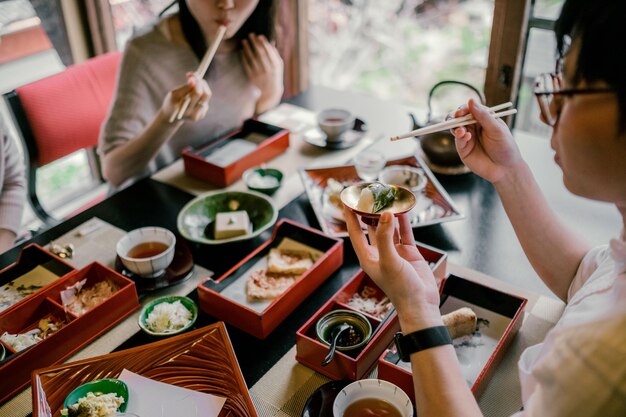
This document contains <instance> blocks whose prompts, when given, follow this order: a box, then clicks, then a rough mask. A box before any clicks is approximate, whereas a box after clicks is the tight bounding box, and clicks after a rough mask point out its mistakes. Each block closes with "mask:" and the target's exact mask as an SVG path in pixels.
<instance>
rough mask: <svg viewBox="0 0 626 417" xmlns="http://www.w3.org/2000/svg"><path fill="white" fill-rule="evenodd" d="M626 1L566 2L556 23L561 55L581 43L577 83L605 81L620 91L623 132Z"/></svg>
mask: <svg viewBox="0 0 626 417" xmlns="http://www.w3.org/2000/svg"><path fill="white" fill-rule="evenodd" d="M625 17H626V1H624V0H593V1H592V0H566V1H565V3H564V5H563V9H562V10H561V15H560V16H559V18H558V20H557V21H556V23H555V26H554V31H555V32H556V40H557V49H558V50H557V52H558V54H559V55H560V56H561V57H563V56H564V55H565V54H566V53H567V48H568V46H569V42H568V39H570V40H574V39H576V40H577V42H579V43H580V52H579V54H578V62H577V65H576V70H575V73H574V80H575V81H581V80H585V81H587V82H595V81H603V82H605V83H607V84H608V85H609V86H611V87H613V88H615V89H616V90H617V99H618V104H619V128H620V131H626V59H624V57H623V56H622V55H623V53H622V52H624V51H626V44H625V43H624V42H626V24H625V23H624V18H625Z"/></svg>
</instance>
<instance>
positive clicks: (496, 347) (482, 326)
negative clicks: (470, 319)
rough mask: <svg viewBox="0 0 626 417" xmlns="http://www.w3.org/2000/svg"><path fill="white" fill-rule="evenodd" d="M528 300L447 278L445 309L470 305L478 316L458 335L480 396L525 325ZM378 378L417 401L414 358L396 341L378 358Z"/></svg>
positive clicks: (466, 372) (460, 353) (467, 373)
mask: <svg viewBox="0 0 626 417" xmlns="http://www.w3.org/2000/svg"><path fill="white" fill-rule="evenodd" d="M526 303H527V300H526V299H525V298H522V297H518V296H516V295H512V294H507V293H504V292H501V291H498V290H494V289H492V288H489V287H486V286H484V285H481V284H478V283H476V282H473V281H469V280H466V279H463V278H461V277H458V276H456V275H450V276H449V277H448V278H447V279H446V280H445V282H444V285H443V288H442V295H441V307H440V310H441V313H442V314H446V313H449V312H451V311H454V310H456V309H458V308H461V307H470V308H471V309H472V310H474V312H475V313H476V315H477V316H478V329H477V331H476V332H474V334H472V335H468V336H464V337H461V338H457V339H454V341H453V342H454V349H455V351H456V353H457V357H458V358H459V363H460V365H461V371H462V374H463V376H464V377H465V380H466V381H467V383H468V385H469V386H470V388H471V390H472V393H473V394H474V396H475V397H476V399H478V398H480V396H481V394H482V393H483V391H484V389H485V388H486V387H487V384H488V383H489V381H490V380H491V377H492V375H493V373H494V372H495V370H496V369H497V367H498V364H499V363H500V362H501V361H502V358H503V357H504V355H505V354H506V352H507V350H508V348H509V346H510V344H511V342H512V341H513V338H514V337H515V335H516V334H517V331H518V330H519V328H520V327H521V325H522V319H523V316H524V309H525V307H526ZM378 378H380V379H384V380H386V381H389V382H392V383H394V384H396V385H397V386H399V387H400V388H402V389H403V390H404V391H405V392H406V393H407V394H408V395H409V397H410V398H411V400H412V401H413V402H414V403H415V397H414V396H415V394H414V389H413V379H412V374H411V364H410V362H401V361H400V359H399V357H398V354H397V352H396V349H395V345H393V344H392V345H391V346H389V349H388V350H386V351H385V352H384V353H383V354H382V355H381V357H380V358H379V360H378Z"/></svg>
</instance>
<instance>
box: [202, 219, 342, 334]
mask: <svg viewBox="0 0 626 417" xmlns="http://www.w3.org/2000/svg"><path fill="white" fill-rule="evenodd" d="M284 238H289V239H292V240H295V241H297V242H299V243H303V244H305V245H307V246H309V247H311V248H313V249H316V250H318V251H320V252H323V255H322V256H321V257H320V258H319V259H317V261H316V262H315V263H314V264H313V266H312V267H311V268H309V269H308V270H307V271H306V272H305V273H304V274H302V275H301V276H300V277H299V278H297V280H296V282H295V283H294V284H293V285H291V286H290V287H289V288H288V289H287V290H285V292H283V293H282V294H281V295H280V296H278V297H277V298H275V299H274V300H272V301H266V302H258V303H255V302H249V301H248V300H246V294H245V283H246V282H247V280H248V276H249V274H250V272H251V271H252V270H255V269H257V268H258V267H259V265H260V262H262V259H263V258H265V257H266V256H267V254H268V253H269V251H270V249H271V248H274V247H277V246H278V245H279V244H280V243H281V241H282V240H283V239H284ZM342 263H343V241H342V240H341V239H337V238H332V237H329V236H327V235H325V234H323V233H322V232H320V231H319V230H315V229H312V228H309V227H306V226H303V225H301V224H299V223H296V222H294V221H291V220H288V219H282V220H280V221H279V222H278V223H277V224H276V226H275V228H274V233H273V235H272V238H271V239H269V240H268V241H267V242H265V243H263V244H262V245H261V246H260V247H258V248H257V249H255V250H254V251H253V252H252V253H250V254H249V255H248V256H246V257H245V258H244V259H242V260H241V262H239V263H238V264H237V265H235V266H234V267H232V268H231V269H230V270H229V271H227V272H226V273H225V274H224V275H222V276H221V277H219V278H217V279H216V280H213V279H211V278H209V279H207V280H206V281H204V282H202V283H201V284H199V285H198V298H199V300H200V307H201V308H202V310H204V311H205V312H206V313H208V314H210V315H212V316H213V317H216V318H218V319H220V320H223V321H225V322H227V323H229V324H232V325H233V326H235V327H237V328H239V329H241V330H243V331H245V332H247V333H249V334H251V335H253V336H255V337H257V338H259V339H265V338H266V337H267V336H268V335H269V334H270V333H271V332H272V331H273V330H274V329H275V328H276V327H277V326H278V325H279V324H280V323H281V322H282V321H283V320H284V319H285V318H286V317H287V316H288V315H289V313H291V312H292V311H293V310H294V309H295V308H296V307H297V306H298V305H299V304H300V303H301V302H302V301H304V299H305V298H306V297H308V296H309V294H311V293H312V292H313V291H314V290H315V289H316V288H317V287H319V286H320V284H322V283H323V282H324V281H325V280H326V279H327V278H328V277H330V276H331V275H332V274H333V273H334V272H335V271H336V270H337V269H339V268H340V267H341V264H342Z"/></svg>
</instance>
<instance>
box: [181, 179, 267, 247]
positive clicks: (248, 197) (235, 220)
mask: <svg viewBox="0 0 626 417" xmlns="http://www.w3.org/2000/svg"><path fill="white" fill-rule="evenodd" d="M277 218H278V209H277V208H276V206H275V205H274V201H273V200H272V198H271V197H269V196H267V195H265V194H263V193H259V192H256V191H222V190H219V191H209V192H207V193H205V194H201V195H199V196H198V197H196V198H194V199H193V200H191V201H190V202H189V203H187V204H186V205H185V207H183V208H182V209H181V211H180V212H179V213H178V218H177V220H176V223H177V226H178V231H179V232H180V234H181V235H182V236H183V237H184V238H185V239H188V240H191V241H193V242H198V243H204V244H207V245H220V244H224V243H231V242H236V241H241V240H247V239H252V238H254V237H256V236H258V235H260V234H261V233H263V232H264V231H265V230H267V229H269V228H270V227H271V226H273V225H274V223H276V219H277Z"/></svg>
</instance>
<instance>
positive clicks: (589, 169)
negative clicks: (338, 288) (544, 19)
mask: <svg viewBox="0 0 626 417" xmlns="http://www.w3.org/2000/svg"><path fill="white" fill-rule="evenodd" d="M624 17H626V1H623V0H595V1H589V0H566V2H565V4H564V6H563V10H562V11H561V16H560V17H559V19H558V21H557V22H556V26H555V31H556V35H557V43H558V48H559V55H560V56H561V57H562V58H563V59H562V66H561V62H559V65H558V67H557V69H559V70H558V71H557V73H555V74H547V75H542V76H540V77H539V78H538V80H537V86H536V89H535V95H536V97H537V99H538V100H539V106H540V109H541V118H542V119H543V120H544V121H545V122H546V123H547V124H549V125H550V126H552V127H553V133H552V138H551V141H550V145H551V147H552V149H553V150H554V152H555V161H556V163H557V164H558V165H559V167H560V168H561V170H562V172H563V182H564V184H565V186H566V187H567V189H568V190H569V191H571V192H572V193H574V194H576V195H579V196H583V197H586V198H590V199H593V200H598V201H605V202H611V203H613V204H615V206H616V208H617V210H618V211H619V212H620V214H621V215H622V218H623V222H622V225H621V227H622V232H621V234H620V236H619V237H618V238H615V239H612V240H611V242H610V244H609V245H604V246H600V247H596V248H591V247H590V246H588V245H587V243H585V241H584V238H583V237H580V236H577V235H576V234H575V233H573V232H572V231H570V230H567V229H566V228H565V227H563V225H562V224H561V223H560V221H559V217H558V214H556V213H554V212H553V211H552V210H551V209H550V207H549V206H548V204H547V202H546V200H545V198H544V197H543V195H542V193H541V190H540V188H539V186H538V184H537V182H536V181H535V179H534V177H533V175H532V173H531V172H530V169H529V167H528V165H527V164H526V163H525V161H524V160H523V159H522V157H521V155H520V152H519V149H518V148H517V145H516V144H515V141H514V139H513V137H512V135H511V132H510V131H509V129H508V128H507V126H506V125H505V124H504V122H502V121H501V120H499V119H496V118H494V117H493V116H492V115H491V114H490V112H489V110H488V109H487V108H485V107H484V106H481V105H479V104H477V103H476V102H475V101H473V100H470V102H469V103H468V105H467V106H464V107H463V108H461V109H459V110H458V111H457V112H456V114H455V116H457V117H460V116H463V115H466V114H468V113H471V114H472V116H473V117H474V118H475V119H476V120H477V124H475V125H471V126H467V127H461V128H458V129H456V130H455V132H454V134H455V137H456V145H457V150H458V151H459V154H460V156H461V158H462V159H463V162H464V163H465V165H467V166H468V167H469V168H470V169H471V170H472V171H473V172H474V173H476V174H477V175H479V176H481V177H483V178H485V179H486V180H488V181H489V182H491V183H492V184H493V185H494V187H495V188H496V190H497V192H498V194H499V196H500V199H501V201H502V204H503V206H504V208H505V210H506V213H507V215H508V217H509V219H510V220H511V223H512V225H513V228H514V229H515V232H516V234H517V237H518V239H519V240H520V242H521V244H522V247H523V249H524V252H525V253H526V256H527V257H528V259H529V260H530V262H531V264H532V266H533V268H534V269H535V271H536V272H537V274H538V275H539V276H540V278H541V279H542V280H543V281H544V283H545V284H546V285H547V286H548V287H549V288H550V290H552V292H554V294H555V295H556V296H558V297H559V298H561V299H562V300H563V301H565V302H566V303H567V306H566V308H565V310H564V312H563V315H562V317H561V319H560V320H559V322H558V323H557V325H556V326H555V327H554V328H553V329H552V330H551V331H550V332H549V333H548V334H547V336H546V339H545V340H544V342H543V343H541V344H538V345H535V346H532V347H530V348H528V349H526V351H524V353H523V354H522V357H521V358H520V362H519V371H520V383H521V390H522V401H523V405H524V407H523V409H522V410H520V411H519V412H518V413H517V414H516V416H542V417H546V416H547V417H550V416H602V417H605V416H626V236H625V232H624V229H625V224H626V59H624V57H623V56H622V55H623V52H624V51H626V48H625V47H624V43H623V42H624V39H626V24H624V22H623V19H624ZM570 37H571V40H572V41H571V42H568V40H569V39H570ZM566 46H567V48H566ZM566 49H567V50H566ZM559 61H561V60H559ZM561 68H562V70H560V69H561ZM345 216H346V221H347V224H348V229H349V232H350V238H351V240H352V242H353V245H354V247H355V251H356V253H357V255H358V257H359V260H360V262H361V265H362V267H363V269H364V270H365V271H366V272H367V274H368V275H369V276H370V277H372V279H374V280H375V281H376V283H377V284H378V285H379V286H380V287H381V288H382V289H383V290H384V291H385V293H386V294H387V296H389V298H390V299H391V301H392V302H393V304H394V306H395V307H396V311H397V313H398V317H399V320H400V325H401V327H402V332H403V334H404V336H403V337H402V338H400V339H399V340H400V341H401V342H402V341H403V340H405V339H406V340H409V342H406V343H401V345H404V347H405V348H406V349H404V353H406V354H407V356H409V358H410V360H411V367H412V370H413V382H414V387H415V394H416V395H415V398H416V406H417V412H418V415H419V416H420V417H423V416H431V415H432V416H477V415H480V414H481V412H480V409H479V408H478V406H477V404H476V401H475V400H474V398H473V396H472V394H471V392H470V390H469V388H468V387H467V384H466V382H465V381H464V379H463V377H462V374H461V371H460V368H459V364H458V361H457V358H456V354H455V352H454V349H453V347H452V346H451V345H450V339H449V337H446V334H444V333H445V332H442V331H440V330H441V329H442V327H441V326H442V323H443V322H442V320H441V314H440V313H439V297H438V292H437V286H436V284H435V279H434V277H433V276H432V272H431V270H430V268H429V267H428V265H427V263H426V262H425V261H424V258H423V257H422V256H421V255H420V254H419V252H418V251H417V249H416V248H415V246H414V244H413V242H414V241H413V234H412V230H411V228H410V225H409V224H408V221H407V220H406V219H405V218H401V219H400V222H399V223H400V227H399V231H398V232H396V233H394V223H393V220H392V217H391V216H388V215H383V216H381V220H380V223H379V226H378V229H377V231H376V234H375V236H374V237H373V239H372V242H374V243H375V244H374V245H373V246H370V244H368V241H367V240H366V239H365V237H364V236H363V235H362V231H361V228H360V226H359V223H358V220H357V219H356V217H355V215H354V214H353V213H352V212H349V211H348V210H346V211H345ZM616 230H617V228H616ZM616 234H617V233H616ZM394 236H395V238H394ZM444 329H445V327H444ZM413 342H414V343H413Z"/></svg>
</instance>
